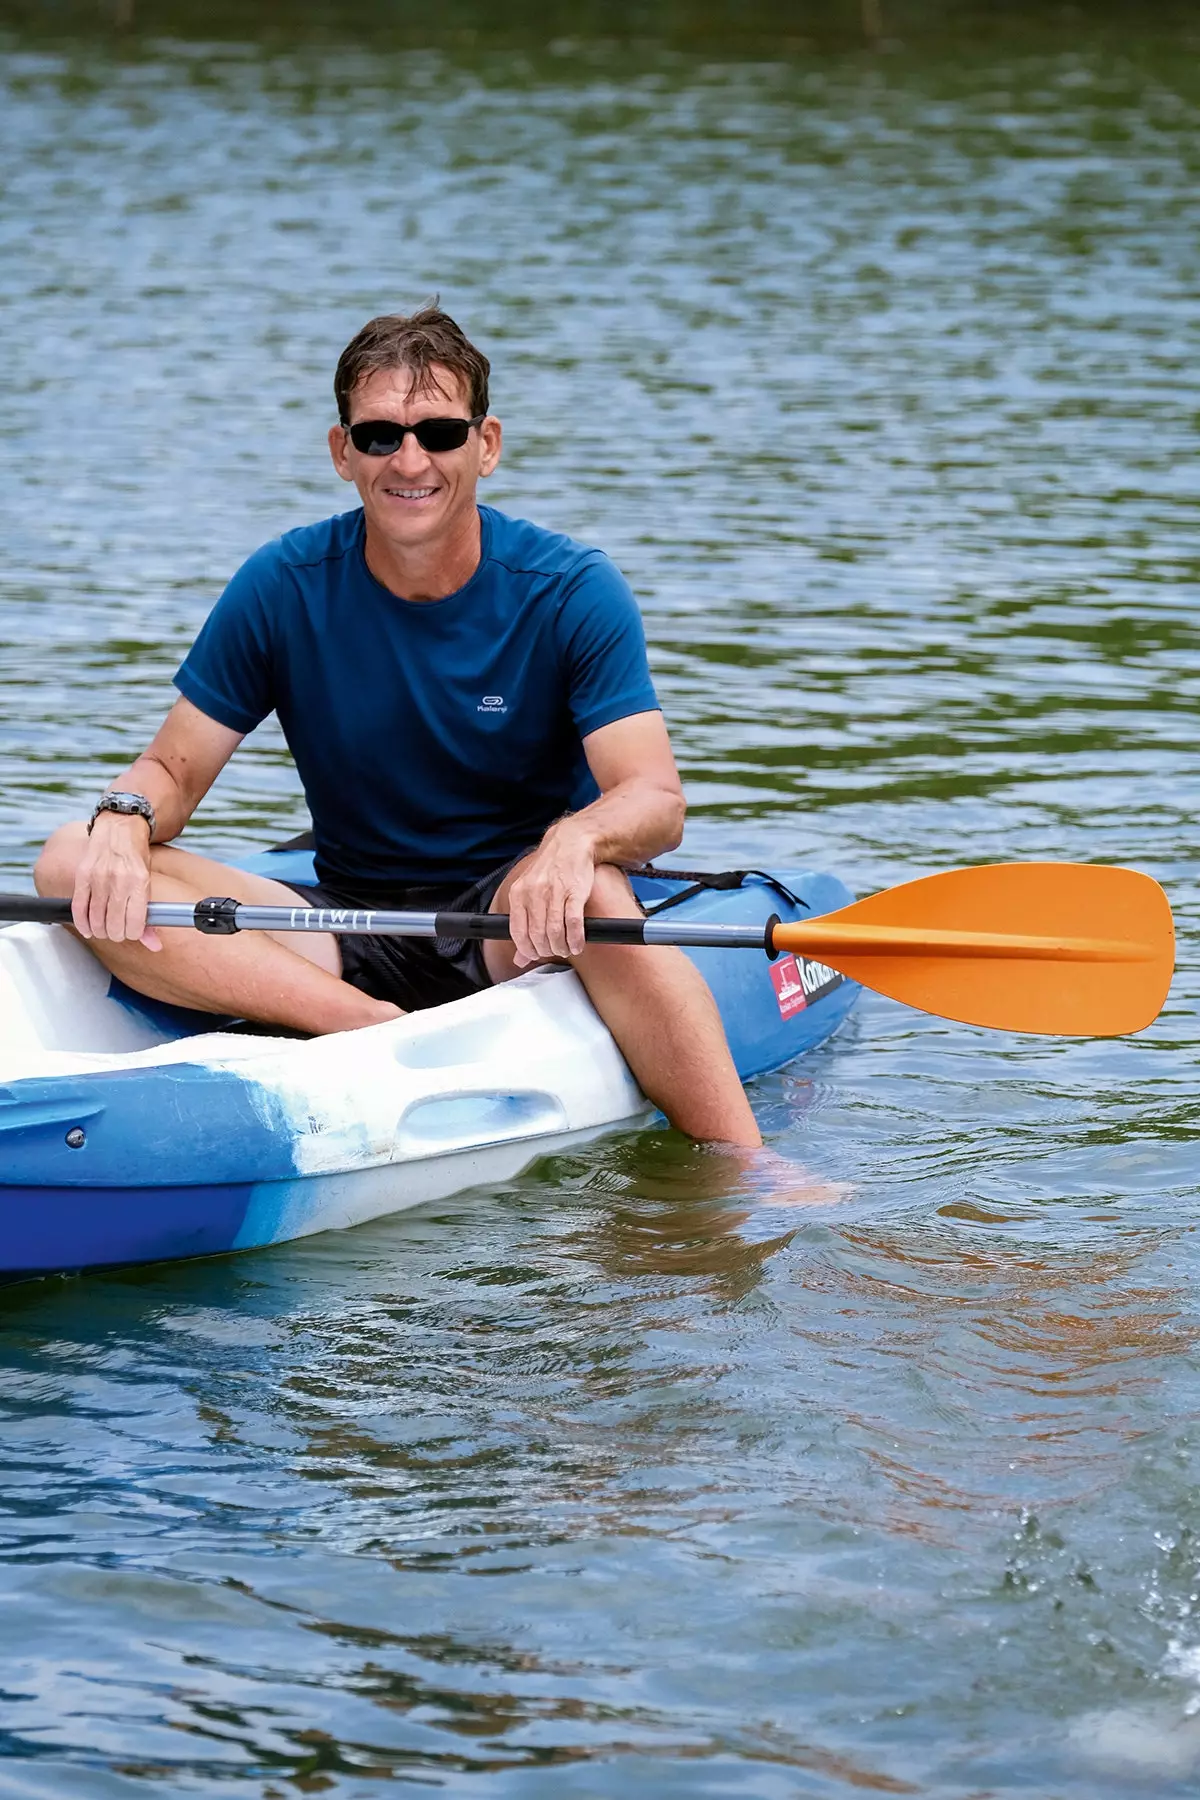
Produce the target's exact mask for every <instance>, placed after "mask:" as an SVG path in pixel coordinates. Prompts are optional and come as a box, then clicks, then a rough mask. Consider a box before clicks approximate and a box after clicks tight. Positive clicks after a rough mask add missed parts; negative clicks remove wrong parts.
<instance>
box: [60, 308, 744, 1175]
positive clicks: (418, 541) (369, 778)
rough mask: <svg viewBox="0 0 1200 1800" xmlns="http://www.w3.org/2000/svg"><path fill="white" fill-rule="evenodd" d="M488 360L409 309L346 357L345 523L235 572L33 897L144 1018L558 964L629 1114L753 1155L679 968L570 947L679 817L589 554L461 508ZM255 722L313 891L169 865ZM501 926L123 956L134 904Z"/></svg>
mask: <svg viewBox="0 0 1200 1800" xmlns="http://www.w3.org/2000/svg"><path fill="white" fill-rule="evenodd" d="M488 375H489V364H488V360H487V358H486V357H485V356H484V355H483V354H482V353H481V352H480V351H479V350H477V349H476V348H475V346H474V345H472V344H471V343H470V342H469V341H468V339H467V338H466V337H465V336H464V334H463V332H462V331H461V330H460V329H459V327H458V326H457V325H456V324H455V323H454V321H453V320H452V319H451V318H449V317H448V316H447V315H446V314H445V313H444V312H442V311H440V310H439V309H438V308H437V307H436V306H431V307H426V308H425V309H424V310H423V311H421V312H418V313H415V314H413V315H412V316H411V317H402V316H398V315H397V316H386V317H383V318H378V319H373V320H372V321H371V322H370V323H369V324H367V325H366V326H364V327H363V329H362V331H360V332H359V333H358V335H357V337H355V338H354V339H353V341H352V342H351V343H350V344H349V345H348V346H347V348H346V350H345V351H344V352H343V354H342V357H341V360H340V361H339V363H338V368H337V373H336V376H335V380H334V391H335V395H336V399H337V405H338V419H339V422H338V424H336V425H334V426H333V427H332V428H331V430H330V432H329V449H330V454H331V456H332V457H333V463H334V467H335V468H336V469H337V472H338V474H339V475H340V476H342V478H343V479H344V480H346V481H350V482H353V484H354V486H355V487H356V488H357V490H358V493H359V497H360V499H361V502H362V505H361V507H360V508H358V509H356V510H355V511H353V512H350V513H343V514H340V515H338V516H336V517H334V518H332V519H326V520H323V521H322V522H321V523H319V524H317V525H312V526H307V527H304V528H301V529H300V530H297V531H292V532H289V533H288V534H287V535H286V536H285V537H283V538H280V539H278V540H276V541H275V542H274V543H271V544H268V545H266V546H265V547H264V548H263V549H261V550H259V551H257V552H256V553H255V555H253V556H252V557H251V558H250V559H249V561H248V562H247V563H245V564H244V566H243V567H242V568H241V569H240V570H239V571H238V573H237V574H236V575H235V576H234V578H233V580H232V581H231V582H230V584H229V586H228V587H227V588H226V590H225V592H224V594H223V595H222V597H221V599H220V600H219V601H218V603H217V605H216V607H215V608H214V610H213V612H212V614H211V615H210V617H209V619H208V621H207V623H206V624H205V625H204V627H203V629H202V631H201V633H200V635H199V637H198V638H197V640H196V643H195V644H194V645H193V647H192V649H191V651H190V652H189V654H188V656H187V658H186V660H185V661H184V663H183V665H182V667H181V668H180V670H179V672H178V674H177V675H176V677H175V682H176V686H177V687H178V688H179V690H180V694H181V698H180V699H179V700H178V701H176V703H175V706H174V708H173V710H172V711H171V712H170V714H169V715H168V717H167V719H166V722H165V723H164V725H163V727H162V729H161V730H160V731H159V733H158V735H157V737H156V738H155V739H154V742H153V743H152V744H151V745H150V747H149V749H148V750H147V751H146V752H145V753H144V754H143V755H142V756H140V757H139V758H138V759H137V761H136V762H135V763H134V764H133V766H132V768H131V769H129V770H128V772H127V773H126V774H125V775H124V776H122V777H121V779H120V780H119V781H117V782H115V783H114V785H113V788H112V789H111V790H110V791H109V793H108V794H106V795H104V796H102V798H101V800H100V802H99V805H98V808H97V810H96V812H95V814H94V815H93V818H92V821H91V822H90V824H88V825H85V824H83V823H76V824H71V825H66V826H63V827H62V828H61V829H60V830H58V831H56V832H55V833H54V835H53V836H52V837H51V838H50V840H49V842H48V843H47V845H46V847H45V849H44V850H43V852H42V855H41V857H40V859H39V861H38V865H37V870H36V881H37V887H38V892H39V893H42V894H55V895H70V896H71V898H72V912H73V917H74V921H75V928H76V930H77V931H78V932H79V933H80V935H81V936H82V937H84V938H86V939H87V940H89V942H90V943H91V946H92V948H93V950H94V951H95V953H96V955H97V956H98V957H99V958H100V960H101V961H102V962H103V963H104V964H105V966H106V967H107V968H109V969H111V970H112V971H113V973H114V974H116V975H118V976H119V977H120V978H121V980H122V981H124V982H126V983H127V984H128V985H129V986H130V987H132V988H135V989H137V990H139V991H140V992H142V993H144V994H147V995H150V996H152V997H153V998H155V999H158V1000H166V1001H171V1002H173V1003H175V1004H177V1005H181V1006H190V1007H196V1008H200V1009H201V1010H205V1011H210V1012H214V1013H226V1014H234V1015H237V1016H239V1017H244V1018H248V1019H254V1020H259V1021H262V1022H264V1023H267V1024H277V1025H283V1026H291V1027H296V1028H299V1029H301V1030H304V1031H310V1032H314V1033H320V1032H330V1031H348V1030H354V1029H356V1028H357V1027H360V1026H364V1025H375V1024H379V1023H380V1022H382V1021H384V1020H387V1019H394V1018H397V1017H399V1016H400V1014H401V1013H402V1012H405V1011H409V1010H413V1009H415V1008H420V1007H425V1006H431V1005H436V1004H438V1003H440V1002H442V1001H445V1000H452V999H456V998H459V997H460V996H462V995H464V994H468V993H471V992H473V991H475V990H476V989H478V988H481V987H486V986H487V985H488V984H489V983H492V982H499V981H508V980H510V979H511V978H512V977H513V976H515V975H518V974H520V973H521V971H522V970H524V969H528V968H530V967H532V966H533V965H534V964H537V963H540V962H545V961H547V960H554V961H566V962H570V963H571V964H572V965H573V966H574V968H575V969H576V971H577V972H578V974H579V977H580V979H581V980H582V982H583V984H584V986H585V987H586V988H587V991H588V993H589V995H590V996H591V999H592V1001H593V1004H594V1005H595V1006H596V1008H597V1010H598V1011H599V1012H600V1014H601V1015H602V1017H603V1018H604V1020H605V1022H606V1024H607V1025H608V1027H609V1029H610V1030H611V1032H612V1034H613V1036H614V1038H615V1039H616V1041H617V1043H618V1044H619V1045H620V1047H621V1050H622V1051H623V1053H624V1055H625V1058H626V1060H627V1062H628V1063H629V1066H630V1068H631V1069H632V1070H633V1073H634V1075H635V1076H636V1077H637V1080H638V1081H639V1082H640V1084H641V1086H642V1088H643V1090H644V1091H645V1093H646V1094H647V1095H648V1096H649V1098H650V1099H651V1100H653V1101H654V1102H655V1103H656V1104H657V1105H658V1106H660V1107H661V1108H662V1110H663V1111H664V1112H665V1113H666V1114H667V1117H668V1118H669V1119H670V1120H671V1121H672V1123H673V1124H675V1125H676V1126H678V1127H679V1128H680V1129H681V1130H683V1131H686V1132H688V1133H689V1134H690V1135H691V1136H693V1137H696V1138H701V1139H706V1140H710V1141H719V1142H724V1143H730V1144H736V1145H745V1146H755V1145H757V1144H758V1143H759V1142H760V1141H761V1140H760V1138H759V1133H758V1129H757V1126H756V1124H755V1122H754V1117H753V1114H752V1113H751V1111H750V1107H749V1105H748V1103H747V1100H746V1097H745V1094H744V1092H743V1091H742V1086H741V1083H740V1082H739V1080H738V1078H737V1074H736V1071H735V1070H734V1067H733V1063H732V1060H731V1058H730V1055H729V1051H728V1048H727V1046H726V1043H725V1036H724V1032H723V1030H722V1027H721V1021H720V1017H719V1015H718V1013H717V1010H716V1007H715V1005H714V1004H713V1000H712V997H711V995H710V994H709V991H708V989H707V987H706V985H705V983H704V982H703V980H702V979H701V978H700V976H699V975H698V973H697V972H696V970H695V969H694V968H693V966H692V965H691V963H689V962H688V960H687V958H686V957H685V956H684V955H683V953H682V952H681V951H678V950H672V949H667V948H654V949H649V948H640V947H619V946H615V945H585V942H584V935H583V919H584V915H585V914H588V913H591V914H595V915H599V916H602V917H617V916H621V915H626V916H628V915H631V914H635V913H636V911H637V904H636V901H635V899H634V896H633V893H632V890H631V888H630V886H629V883H628V881H627V879H626V877H625V875H624V874H623V872H622V868H623V865H637V864H639V863H642V862H644V861H646V860H648V859H651V858H653V857H655V856H658V855H660V854H661V853H662V852H663V851H665V850H669V849H673V848H674V847H675V846H676V845H677V844H678V842H679V839H680V835H681V832H682V828H683V819H684V811H685V803H684V798H683V793H682V790H681V788H680V784H679V777H678V774H677V772H676V769H675V762H674V758H673V756H672V754H671V747H670V743H669V741H668V738H667V733H666V728H665V726H664V724H663V719H662V714H661V712H660V710H659V708H658V701H657V699H656V697H655V693H654V689H653V686H652V684H651V681H650V674H649V669H648V667H647V663H646V654H645V643H644V639H643V636H642V629H641V621H640V618H639V615H638V611H637V606H636V603H635V601H634V599H633V596H632V594H631V593H630V591H629V588H628V586H627V585H626V583H625V581H624V579H623V578H622V577H621V575H620V574H619V573H618V571H617V570H616V568H615V567H614V566H613V564H612V563H611V562H609V560H608V558H607V557H605V556H604V555H603V554H602V553H601V552H600V551H597V550H589V549H586V548H585V547H583V546H582V545H579V544H576V543H574V542H573V541H572V540H571V539H569V538H565V537H561V536H558V535H557V534H555V533H552V532H549V531H544V530H542V529H540V528H539V527H537V526H535V525H531V524H528V523H527V522H525V521H522V520H517V519H510V518H507V517H506V516H505V515H504V514H503V513H499V512H497V511H495V510H494V509H493V508H491V507H481V506H480V505H479V504H478V503H477V500H476V488H477V485H478V483H479V481H480V479H481V478H483V477H486V476H488V475H490V474H491V473H492V472H493V470H494V469H495V468H496V465H497V464H498V462H499V460H500V447H501V428H500V421H499V419H497V418H495V417H494V416H493V415H492V414H491V413H490V412H489V411H488V392H487V385H488ZM272 710H274V711H276V712H277V713H278V715H279V718H280V722H281V724H282V726H283V730H284V734H285V736H286V738H287V741H288V745H289V748H290V749H291V751H292V754H293V756H294V758H295V762H296V767H297V769H298V771H299V774H300V777H301V780H302V781H303V784H304V789H305V793H306V796H307V799H308V803H309V809H310V812H311V814H312V820H313V831H314V836H315V844H316V873H317V876H318V881H319V884H320V885H319V887H316V888H313V887H309V888H291V887H287V886H284V884H283V883H281V882H278V881H272V880H269V879H267V878H265V877H263V876H261V875H250V874H246V873H244V872H243V871H241V870H238V869H232V868H228V867H226V866H225V865H223V864H221V863H218V862H214V861H212V860H210V859H209V858H207V857H203V856H198V855H195V854H193V853H192V852H190V851H187V850H181V849H178V848H177V847H176V846H175V845H174V843H173V841H172V840H173V839H174V838H176V837H177V836H178V835H179V833H180V832H181V831H182V830H183V828H184V826H185V825H186V824H187V822H188V820H189V819H190V818H191V816H192V814H193V812H194V811H195V809H196V807H197V806H198V805H199V803H200V801H201V800H202V799H203V798H204V795H205V794H206V793H207V792H208V790H209V788H210V787H211V785H212V783H213V781H214V780H215V779H216V777H217V775H218V774H219V773H220V771H221V769H222V768H223V767H224V765H225V763H226V762H227V761H228V759H229V757H230V756H231V755H232V754H233V752H234V750H235V749H236V748H237V746H238V744H239V743H240V742H241V739H242V738H243V737H244V736H245V734H246V733H247V732H248V731H252V730H253V729H254V728H255V726H256V725H258V724H259V723H260V722H261V720H262V719H264V718H265V717H266V716H267V714H268V713H269V712H271V711H272ZM297 893H300V894H302V895H303V896H304V898H305V899H306V900H310V901H311V903H313V904H325V905H337V906H376V907H388V906H393V907H413V908H422V909H437V908H447V909H450V908H453V909H455V910H461V911H484V910H487V909H489V908H490V909H491V910H492V911H494V912H506V913H508V914H509V915H510V918H511V921H512V928H511V934H512V941H511V943H487V944H483V945H480V944H474V943H472V944H438V945H434V944H432V943H430V942H429V941H428V940H406V939H398V938H374V939H372V938H357V937H346V938H340V939H339V938H338V937H336V936H334V935H333V934H319V935H313V936H311V937H310V936H308V935H304V936H302V937H299V936H291V935H288V934H285V933H280V934H278V935H275V934H271V933H259V932H254V933H247V934H246V935H245V936H234V937H228V938H213V937H202V936H200V935H199V934H193V933H190V932H185V931H180V932H169V933H168V934H167V935H166V937H165V938H164V939H160V938H159V937H158V935H157V934H156V933H155V932H154V931H152V930H149V929H147V925H146V904H147V901H148V900H150V899H154V900H189V901H190V900H198V899H202V898H204V897H205V896H206V895H209V894H229V895H232V896H234V897H235V898H236V899H238V900H243V901H250V902H254V903H257V904H278V905H294V904H295V897H296V894H297Z"/></svg>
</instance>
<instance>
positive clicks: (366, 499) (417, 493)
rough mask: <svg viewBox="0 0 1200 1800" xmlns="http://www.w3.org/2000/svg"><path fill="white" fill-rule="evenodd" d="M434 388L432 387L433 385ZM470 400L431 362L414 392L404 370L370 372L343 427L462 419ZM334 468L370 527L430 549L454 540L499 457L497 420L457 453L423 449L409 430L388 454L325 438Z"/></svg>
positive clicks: (403, 546)
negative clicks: (357, 500) (359, 503)
mask: <svg viewBox="0 0 1200 1800" xmlns="http://www.w3.org/2000/svg"><path fill="white" fill-rule="evenodd" d="M434 383H436V385H433V384H434ZM470 416H471V408H470V402H469V400H468V397H467V394H466V392H465V389H464V386H463V384H462V382H461V381H460V380H459V378H458V377H457V376H456V375H454V374H453V373H452V372H451V371H450V370H449V369H446V368H442V367H441V366H440V365H438V364H435V365H434V367H433V368H432V369H431V371H430V385H429V386H428V387H424V388H421V389H420V390H419V391H414V390H413V388H412V371H411V369H404V368H401V369H377V370H376V371H375V372H374V374H371V375H368V376H366V377H365V378H364V379H363V380H362V381H360V382H359V384H358V386H357V387H356V388H355V389H354V391H353V393H352V394H351V395H350V423H351V424H352V425H355V424H359V423H360V422H364V421H366V420H368V419H389V420H391V421H392V423H393V424H396V425H416V424H418V423H419V421H420V420H422V419H467V418H470ZM329 450H330V454H331V456H332V457H333V463H334V467H335V468H336V470H337V472H338V474H339V475H341V476H342V477H343V479H344V480H346V481H352V482H353V483H354V485H355V487H356V488H357V489H358V492H359V495H360V497H361V499H362V503H363V510H364V512H365V513H366V517H367V524H368V526H369V527H371V528H373V529H374V530H376V531H378V532H379V533H380V534H381V536H383V537H384V538H386V539H387V541H388V542H389V543H390V544H392V545H394V546H395V548H396V549H397V550H401V551H403V550H416V549H436V547H437V543H438V540H439V539H440V538H442V537H443V536H445V537H446V538H447V539H451V538H453V536H454V534H455V531H456V529H457V528H458V527H460V526H461V524H462V522H463V519H464V517H466V516H467V515H469V514H472V513H473V512H474V509H475V489H476V486H477V484H478V482H479V480H480V477H481V476H485V475H490V474H491V472H492V470H493V469H494V468H495V467H496V464H497V463H498V462H499V460H500V421H499V419H494V418H492V417H491V416H490V414H489V416H488V417H487V418H486V419H485V420H484V421H483V424H482V425H480V426H477V427H476V428H475V429H474V430H473V431H471V432H469V433H468V435H467V441H466V443H465V444H464V445H463V446H462V448H461V449H460V450H439V451H429V450H423V449H422V448H421V446H420V444H418V442H417V440H416V438H415V437H413V436H412V434H411V432H410V433H409V434H408V435H407V436H406V437H405V438H404V440H403V442H402V443H401V445H400V448H399V449H398V450H397V451H396V452H395V454H394V455H392V456H366V455H364V454H363V453H362V452H361V451H359V450H356V449H355V448H354V445H353V444H352V443H351V441H350V435H349V432H348V431H347V430H346V428H345V427H344V426H342V425H334V426H333V427H332V429H331V430H330V433H329Z"/></svg>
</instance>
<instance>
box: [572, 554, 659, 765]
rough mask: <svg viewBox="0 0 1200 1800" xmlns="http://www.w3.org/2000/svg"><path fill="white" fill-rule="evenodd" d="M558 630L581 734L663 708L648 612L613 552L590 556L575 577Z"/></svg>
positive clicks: (575, 715) (584, 734)
mask: <svg viewBox="0 0 1200 1800" xmlns="http://www.w3.org/2000/svg"><path fill="white" fill-rule="evenodd" d="M558 628H559V642H560V649H561V652H562V655H563V658H564V662H565V667H566V674H567V685H568V694H569V698H570V707H571V716H572V718H573V719H574V721H575V729H576V730H577V731H578V733H579V735H580V737H581V738H583V737H587V735H588V733H589V732H592V731H599V730H600V728H601V726H602V725H612V724H613V723H615V721H616V720H617V719H627V718H629V717H630V716H631V715H632V714H633V713H642V712H657V711H659V702H658V696H657V694H656V693H655V691H654V683H653V681H652V680H651V678H650V665H649V663H648V662H647V660H646V634H645V632H644V631H643V629H642V615H641V613H640V612H639V611H638V604H637V601H636V600H635V599H634V597H633V590H632V589H631V588H630V586H629V583H628V582H627V581H626V579H625V577H624V576H623V575H622V574H621V571H620V570H619V569H618V568H617V566H616V564H615V563H613V562H611V561H610V560H609V558H608V557H607V556H604V555H603V554H602V553H600V552H597V553H596V554H594V555H592V556H589V557H588V559H587V560H586V562H584V563H583V565H582V566H581V568H580V569H579V570H578V571H577V572H576V573H575V575H574V576H573V577H572V579H571V582H570V585H569V587H568V589H567V593H566V596H565V598H564V600H563V603H562V606H561V609H560V611H559V619H558Z"/></svg>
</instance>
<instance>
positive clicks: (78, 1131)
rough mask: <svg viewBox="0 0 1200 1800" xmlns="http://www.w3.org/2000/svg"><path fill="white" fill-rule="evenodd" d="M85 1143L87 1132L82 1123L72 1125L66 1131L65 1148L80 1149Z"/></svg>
mask: <svg viewBox="0 0 1200 1800" xmlns="http://www.w3.org/2000/svg"><path fill="white" fill-rule="evenodd" d="M86 1143H87V1132H86V1131H85V1130H84V1129H83V1126H82V1125H72V1127H71V1129H70V1131H68V1133H67V1149H68V1150H82V1149H83V1146H84V1145H85V1144H86Z"/></svg>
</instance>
